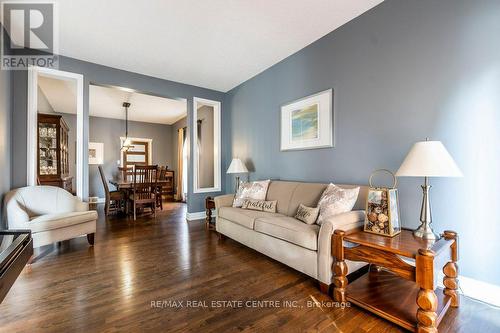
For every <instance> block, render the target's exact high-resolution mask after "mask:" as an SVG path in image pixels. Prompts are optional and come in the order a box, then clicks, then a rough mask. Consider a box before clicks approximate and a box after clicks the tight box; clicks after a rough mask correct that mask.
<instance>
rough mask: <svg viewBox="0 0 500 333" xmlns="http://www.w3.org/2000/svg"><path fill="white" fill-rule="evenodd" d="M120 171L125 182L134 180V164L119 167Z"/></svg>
mask: <svg viewBox="0 0 500 333" xmlns="http://www.w3.org/2000/svg"><path fill="white" fill-rule="evenodd" d="M118 171H119V173H120V177H121V179H122V180H123V181H124V182H132V181H133V180H134V167H133V166H132V165H128V166H125V167H118Z"/></svg>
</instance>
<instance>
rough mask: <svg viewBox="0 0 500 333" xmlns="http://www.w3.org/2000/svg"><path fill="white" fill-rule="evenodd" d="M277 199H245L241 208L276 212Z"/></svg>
mask: <svg viewBox="0 0 500 333" xmlns="http://www.w3.org/2000/svg"><path fill="white" fill-rule="evenodd" d="M277 204H278V201H276V200H274V201H264V200H254V199H245V201H244V202H243V205H242V206H241V208H243V209H251V210H258V211H261V212H267V213H276V205H277Z"/></svg>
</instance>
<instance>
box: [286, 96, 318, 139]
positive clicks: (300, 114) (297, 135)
mask: <svg viewBox="0 0 500 333" xmlns="http://www.w3.org/2000/svg"><path fill="white" fill-rule="evenodd" d="M318 109H319V105H318V104H313V105H311V106H307V107H305V108H302V109H298V110H295V111H292V141H304V140H313V139H317V138H318V136H319V127H318V118H319V115H318Z"/></svg>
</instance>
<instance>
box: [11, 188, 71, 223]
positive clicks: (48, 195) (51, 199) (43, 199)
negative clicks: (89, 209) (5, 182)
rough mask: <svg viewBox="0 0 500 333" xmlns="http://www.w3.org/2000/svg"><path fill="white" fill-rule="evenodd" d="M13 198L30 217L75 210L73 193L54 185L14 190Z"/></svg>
mask: <svg viewBox="0 0 500 333" xmlns="http://www.w3.org/2000/svg"><path fill="white" fill-rule="evenodd" d="M14 191H15V194H14V198H13V199H14V200H16V201H17V202H18V204H19V206H20V207H21V208H22V209H23V210H24V211H25V212H26V213H27V214H28V216H29V217H30V218H32V217H35V216H40V215H45V214H55V213H69V212H73V211H74V210H75V198H74V197H73V195H72V194H71V193H69V192H67V191H65V190H63V189H61V188H59V187H55V186H28V187H22V188H19V189H16V190H14Z"/></svg>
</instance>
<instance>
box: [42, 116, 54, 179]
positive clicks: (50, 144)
mask: <svg viewBox="0 0 500 333" xmlns="http://www.w3.org/2000/svg"><path fill="white" fill-rule="evenodd" d="M38 137H39V140H38V152H39V161H38V167H39V168H40V175H57V174H58V170H57V125H56V124H48V123H39V124H38Z"/></svg>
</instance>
